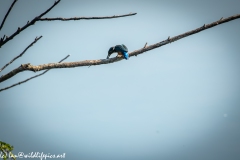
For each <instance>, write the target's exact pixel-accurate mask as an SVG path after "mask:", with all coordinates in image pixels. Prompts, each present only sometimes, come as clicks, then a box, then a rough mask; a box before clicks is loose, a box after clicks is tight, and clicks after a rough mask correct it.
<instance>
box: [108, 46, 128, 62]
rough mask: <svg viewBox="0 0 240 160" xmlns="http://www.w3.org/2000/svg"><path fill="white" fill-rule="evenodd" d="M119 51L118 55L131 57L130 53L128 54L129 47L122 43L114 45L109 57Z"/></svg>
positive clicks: (126, 57)
mask: <svg viewBox="0 0 240 160" xmlns="http://www.w3.org/2000/svg"><path fill="white" fill-rule="evenodd" d="M114 52H117V53H118V55H117V57H121V56H123V57H124V58H125V59H126V60H128V58H129V54H128V49H127V47H126V46H125V45H124V44H122V45H116V46H114V47H111V48H110V49H109V51H108V56H107V59H108V58H109V57H110V56H111V54H112V53H114Z"/></svg>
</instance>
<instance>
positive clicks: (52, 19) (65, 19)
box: [38, 13, 137, 21]
mask: <svg viewBox="0 0 240 160" xmlns="http://www.w3.org/2000/svg"><path fill="white" fill-rule="evenodd" d="M135 14H137V13H129V14H123V15H114V16H105V17H71V18H61V17H56V18H39V19H38V21H56V20H58V21H71V20H74V21H75V20H90V19H111V18H119V17H127V16H133V15H135Z"/></svg>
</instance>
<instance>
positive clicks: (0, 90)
mask: <svg viewBox="0 0 240 160" xmlns="http://www.w3.org/2000/svg"><path fill="white" fill-rule="evenodd" d="M69 56H70V55H67V56H66V57H65V58H63V59H62V60H61V61H59V62H58V63H61V62H62V61H64V60H65V59H67V58H68V57H69ZM49 70H50V69H48V70H46V71H44V72H42V73H40V74H38V75H35V76H32V77H30V78H28V79H25V80H24V81H21V82H18V83H15V84H13V85H11V86H8V87H6V88H2V89H0V92H2V91H4V90H7V89H9V88H12V87H14V86H16V85H20V84H22V83H25V82H27V81H29V80H31V79H33V78H37V77H39V76H42V75H44V74H45V73H47V72H48V71H49Z"/></svg>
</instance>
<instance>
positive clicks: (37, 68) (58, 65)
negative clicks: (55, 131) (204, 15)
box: [0, 14, 240, 82]
mask: <svg viewBox="0 0 240 160" xmlns="http://www.w3.org/2000/svg"><path fill="white" fill-rule="evenodd" d="M237 18H240V14H237V15H234V16H231V17H228V18H225V19H224V18H223V19H222V18H221V19H220V20H218V21H215V22H213V23H210V24H207V25H205V24H204V25H203V26H202V27H199V28H197V29H195V30H192V31H189V32H186V33H183V34H180V35H178V36H175V37H172V38H170V37H168V38H167V39H166V40H164V41H161V42H159V43H155V44H153V45H149V46H146V47H145V48H141V49H139V50H135V51H133V52H131V53H129V56H136V55H138V54H142V53H144V52H147V51H149V50H152V49H155V48H158V47H161V46H163V45H166V44H169V43H172V42H174V41H177V40H179V39H182V38H185V37H187V36H190V35H192V34H196V33H198V32H201V31H203V30H206V29H209V28H212V27H214V26H217V25H219V24H222V23H226V22H228V21H232V20H234V19H237ZM122 59H123V57H115V58H110V59H99V60H85V61H78V62H65V63H49V64H43V65H38V66H34V65H31V64H30V63H28V64H22V65H21V66H19V67H18V68H16V69H14V70H12V71H11V72H9V73H7V74H6V75H3V76H2V77H0V82H3V81H5V80H7V79H9V78H11V77H13V76H14V75H16V74H18V73H20V72H23V71H27V70H28V71H34V72H36V71H41V70H46V69H54V68H73V67H81V66H92V65H101V64H108V63H114V62H118V61H120V60H122Z"/></svg>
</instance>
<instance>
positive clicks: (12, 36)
mask: <svg viewBox="0 0 240 160" xmlns="http://www.w3.org/2000/svg"><path fill="white" fill-rule="evenodd" d="M60 1H61V0H58V1H55V3H54V4H53V5H52V6H51V7H50V8H48V9H47V10H46V11H45V12H43V13H42V14H40V15H39V16H37V17H35V18H34V19H33V20H31V21H30V22H29V21H28V22H27V24H26V25H25V26H23V27H22V28H20V27H18V29H17V31H16V32H14V33H13V34H12V35H11V36H9V37H6V38H5V39H3V40H2V41H0V48H1V47H2V46H3V45H4V44H5V43H7V42H8V41H9V40H11V39H13V38H14V37H15V36H16V35H18V34H19V33H21V32H22V31H23V30H25V29H26V28H28V27H29V26H31V25H34V23H35V22H36V21H37V20H38V19H39V18H41V17H42V16H44V15H45V14H47V13H48V12H49V11H50V10H51V9H53V7H55V6H56V5H57V4H58V3H59V2H60Z"/></svg>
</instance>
